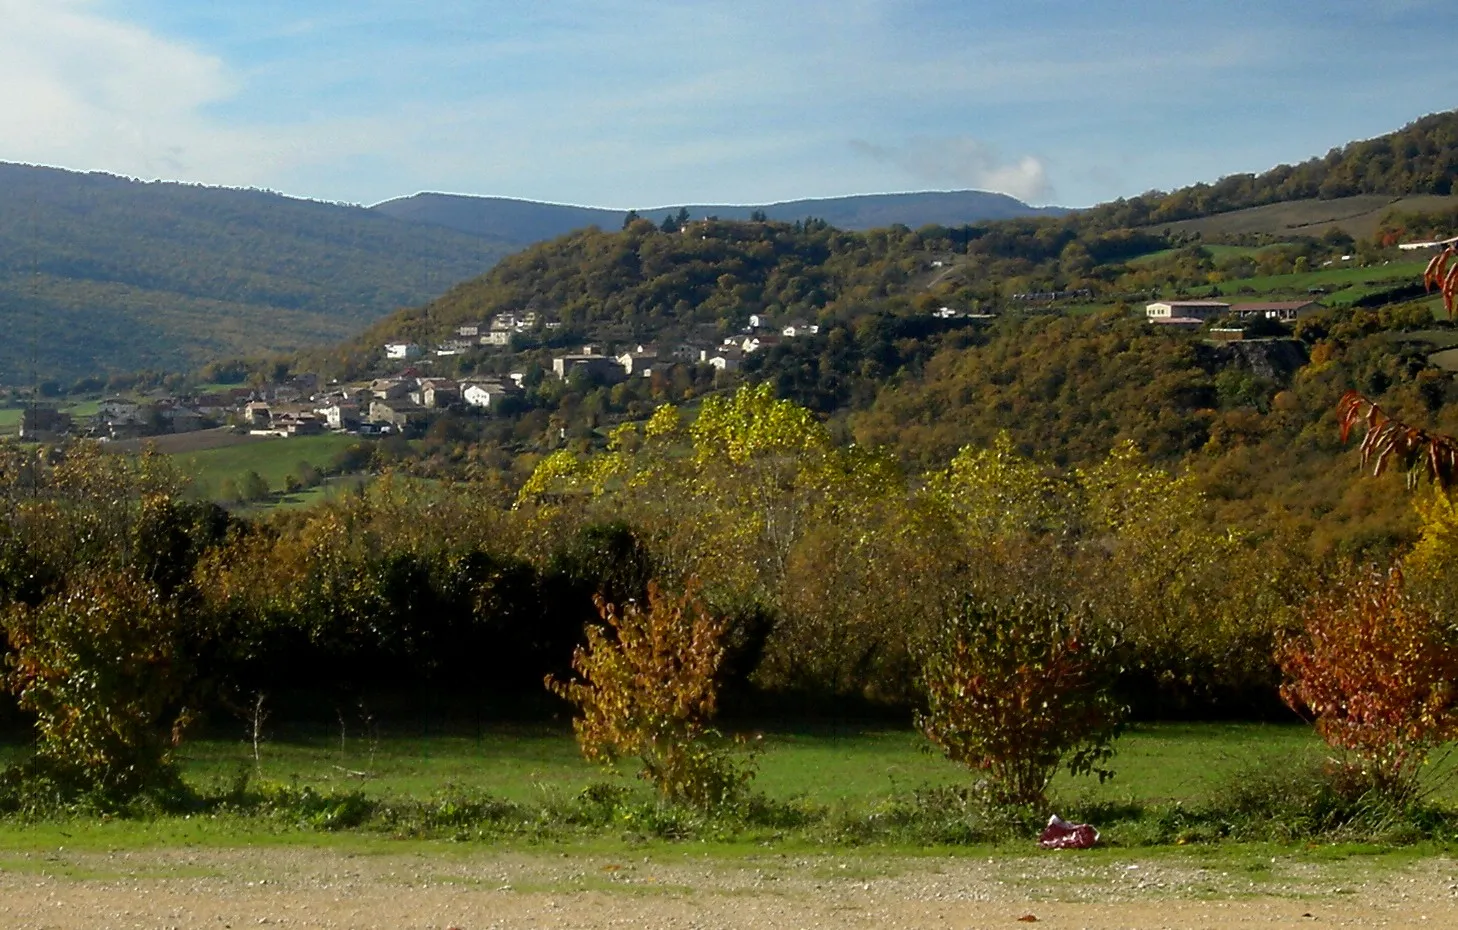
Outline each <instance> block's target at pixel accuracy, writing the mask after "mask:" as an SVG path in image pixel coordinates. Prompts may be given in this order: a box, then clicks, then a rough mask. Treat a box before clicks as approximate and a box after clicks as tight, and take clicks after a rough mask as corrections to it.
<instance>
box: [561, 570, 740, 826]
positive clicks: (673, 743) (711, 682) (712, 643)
mask: <svg viewBox="0 0 1458 930" xmlns="http://www.w3.org/2000/svg"><path fill="white" fill-rule="evenodd" d="M598 607H599V609H600V611H601V613H602V619H603V621H604V625H593V626H589V627H588V628H587V643H586V645H584V646H579V647H578V648H577V650H576V651H575V652H574V654H573V656H572V670H573V671H574V672H575V673H576V677H575V678H574V679H571V680H562V679H558V678H555V677H552V676H548V678H547V682H546V683H547V687H548V688H549V689H550V690H551V691H552V692H553V693H554V694H556V695H558V696H559V697H561V698H563V699H565V700H567V701H570V702H571V703H572V704H574V705H576V706H577V708H578V710H579V711H580V716H578V717H577V718H576V719H574V720H573V722H572V727H573V730H574V731H575V732H576V734H577V742H578V744H579V745H580V746H581V747H582V752H583V755H585V756H586V757H587V758H588V759H590V760H592V761H594V762H602V763H606V764H611V763H613V762H615V761H616V760H617V759H619V758H621V757H623V756H637V757H638V759H639V760H640V761H641V762H642V769H641V770H640V771H639V777H640V778H643V779H645V780H647V781H649V782H651V783H652V784H653V786H654V787H655V788H656V789H657V790H658V792H659V794H660V795H661V796H662V797H663V798H664V799H666V800H669V801H676V802H685V803H689V804H692V805H695V806H699V807H715V806H718V805H721V804H724V803H727V802H730V801H732V800H734V799H735V798H737V797H738V796H739V795H740V794H741V792H742V791H743V789H744V787H745V785H746V784H747V783H748V780H749V778H750V777H751V776H752V774H753V771H752V769H749V768H746V767H744V766H743V765H741V764H739V763H738V762H737V761H736V760H735V758H734V756H733V755H732V754H731V752H730V751H729V750H728V748H727V747H726V745H725V744H724V741H723V739H722V737H721V736H720V735H719V733H718V732H717V731H715V730H713V729H712V727H711V725H710V724H711V721H712V720H713V718H714V716H715V714H716V713H717V712H718V707H719V705H718V700H719V671H720V666H721V664H722V662H723V660H724V652H725V636H726V634H727V632H728V626H727V624H726V623H725V621H724V620H723V618H720V617H716V616H714V615H713V614H711V613H710V612H709V611H708V609H707V608H706V607H705V606H704V604H703V602H702V601H701V600H700V599H699V597H698V595H697V593H696V592H695V591H694V590H693V589H692V588H690V590H688V591H687V592H685V593H684V594H682V595H679V596H674V595H671V594H668V593H666V592H665V591H663V590H662V589H660V588H659V587H658V585H657V584H656V583H655V584H652V585H650V586H649V589H648V600H647V603H646V604H642V605H640V604H634V603H629V604H626V605H624V606H623V607H622V608H619V607H617V606H615V605H612V604H609V603H607V602H606V601H603V600H601V599H599V603H598Z"/></svg>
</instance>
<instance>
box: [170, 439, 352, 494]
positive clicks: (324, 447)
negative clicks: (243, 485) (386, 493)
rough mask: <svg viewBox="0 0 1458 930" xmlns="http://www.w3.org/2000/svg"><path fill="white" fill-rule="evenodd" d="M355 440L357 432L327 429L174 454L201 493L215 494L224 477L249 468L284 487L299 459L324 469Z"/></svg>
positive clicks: (235, 478)
mask: <svg viewBox="0 0 1458 930" xmlns="http://www.w3.org/2000/svg"><path fill="white" fill-rule="evenodd" d="M356 442H359V438H358V437H357V436H341V435H337V434H333V433H330V434H326V435H323V436H298V437H294V438H290V439H282V438H280V439H269V440H266V441H263V442H250V443H245V444H243V445H237V446H226V447H224V448H221V449H204V450H202V451H198V452H183V453H178V454H176V455H175V456H174V457H173V458H174V461H175V462H176V464H177V467H178V468H179V469H180V470H181V471H182V473H183V474H184V475H185V476H187V477H189V478H191V479H192V481H193V483H194V486H195V487H196V488H198V489H199V491H200V493H202V494H204V495H210V494H217V493H218V489H219V488H220V487H221V486H222V484H223V482H224V481H225V480H227V479H230V478H231V479H232V480H233V481H235V482H236V481H239V480H240V479H241V478H242V477H243V476H244V475H246V474H248V472H250V471H256V472H258V474H260V475H262V476H263V479H264V480H265V481H267V482H268V486H269V487H270V488H272V489H274V490H278V489H280V488H282V487H283V485H284V479H285V478H287V477H288V476H289V475H292V474H296V473H297V472H298V468H299V463H300V462H308V463H309V464H310V465H312V466H314V467H315V468H319V469H323V468H325V467H327V466H328V465H329V464H330V463H331V462H333V461H334V458H335V456H337V455H338V454H339V453H340V452H342V451H343V450H344V449H346V448H348V447H349V446H351V445H353V444H354V443H356Z"/></svg>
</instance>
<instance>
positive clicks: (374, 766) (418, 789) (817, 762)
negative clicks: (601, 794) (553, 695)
mask: <svg viewBox="0 0 1458 930" xmlns="http://www.w3.org/2000/svg"><path fill="white" fill-rule="evenodd" d="M358 729H359V728H358V727H357V726H355V725H353V724H351V725H350V729H348V730H347V731H346V734H345V736H346V738H345V743H344V748H343V750H341V748H340V740H339V733H338V731H335V732H334V733H330V734H324V733H321V732H315V733H313V734H297V733H296V734H293V735H292V736H291V737H288V738H286V737H284V736H282V735H281V736H280V738H279V739H277V740H275V741H271V742H267V743H265V744H264V745H263V746H262V750H261V757H262V770H263V774H264V777H265V778H269V779H273V780H277V781H285V782H290V783H294V782H296V783H299V784H312V785H316V786H319V787H321V788H322V787H325V786H328V785H338V784H340V783H347V784H351V785H354V786H358V787H362V788H364V789H365V790H367V791H369V792H371V793H377V794H384V795H404V796H414V797H428V796H429V795H431V794H432V793H435V792H439V791H440V790H442V789H443V788H445V787H447V786H453V787H455V788H460V789H467V790H471V791H482V792H486V793H489V794H492V795H496V796H499V797H503V798H508V799H511V800H518V801H529V800H532V799H535V798H540V796H541V795H542V793H543V792H544V791H559V792H566V793H575V792H578V791H581V790H582V789H583V788H585V787H586V786H587V785H589V784H591V783H593V782H596V781H601V780H602V779H603V778H604V773H603V771H602V770H600V769H598V768H596V767H594V766H592V765H589V764H588V763H587V762H585V761H583V759H582V757H581V755H580V754H579V753H578V751H577V746H576V744H575V743H574V742H573V740H572V736H571V734H570V733H568V732H566V731H565V730H562V729H548V728H541V727H529V728H520V729H505V728H502V729H488V730H485V731H483V732H481V733H479V734H469V735H459V736H432V737H425V738H413V737H409V736H398V735H397V736H382V737H381V738H380V739H379V741H378V743H377V744H373V745H372V743H371V741H370V740H369V739H367V738H365V737H364V736H363V735H361V734H360V733H359V732H358ZM761 746H762V751H761V753H760V756H759V774H758V776H757V777H756V779H755V781H754V786H755V788H756V790H759V791H762V792H764V793H765V794H767V795H769V796H770V797H774V798H780V799H791V798H806V799H809V800H811V801H815V802H818V803H825V804H829V803H834V802H851V803H854V804H872V803H874V802H876V801H878V800H881V799H884V798H887V797H891V796H893V795H897V794H905V793H908V792H911V791H913V790H915V789H917V788H920V787H924V786H928V785H931V786H948V785H967V784H970V783H971V782H972V781H973V780H975V779H974V778H973V776H972V774H971V773H969V772H968V771H967V770H966V769H963V768H961V767H959V766H957V765H954V764H953V763H951V762H948V761H947V760H946V759H944V758H943V757H942V756H941V755H939V754H937V753H934V752H931V751H929V749H928V746H927V743H926V741H925V740H924V739H922V738H921V737H920V736H919V735H918V734H916V733H912V732H909V731H901V730H878V729H872V730H844V731H835V730H818V731H817V730H810V731H807V732H802V733H795V732H779V733H775V732H771V733H768V734H766V735H765V736H764V737H763V740H762V743H761ZM1119 747H1120V749H1119V755H1118V757H1117V760H1116V764H1115V769H1116V770H1117V771H1118V775H1117V777H1116V778H1115V779H1114V780H1113V781H1110V782H1107V783H1105V784H1103V785H1099V784H1098V782H1097V780H1096V779H1073V778H1070V777H1067V776H1061V777H1060V779H1059V781H1058V782H1057V784H1056V785H1055V793H1060V794H1064V795H1066V796H1067V795H1079V796H1083V797H1094V798H1099V799H1102V800H1122V799H1129V798H1133V799H1137V800H1139V801H1143V802H1165V801H1199V800H1202V799H1204V798H1207V797H1208V796H1209V795H1210V793H1211V792H1212V791H1213V790H1215V789H1217V788H1218V787H1220V786H1221V785H1222V784H1224V783H1225V782H1226V781H1228V780H1229V779H1230V778H1231V777H1233V776H1235V775H1236V774H1237V773H1239V772H1240V771H1242V770H1244V769H1246V768H1249V767H1251V766H1254V765H1259V764H1262V763H1273V762H1277V761H1280V760H1284V759H1290V758H1292V757H1293V756H1299V755H1302V754H1312V753H1316V752H1318V751H1319V750H1320V748H1321V747H1320V743H1319V742H1318V741H1317V740H1316V738H1315V737H1314V736H1313V735H1312V732H1311V730H1310V728H1308V727H1305V726H1300V725H1295V726H1287V725H1273V724H1158V725H1150V726H1141V727H1136V728H1134V729H1133V730H1132V731H1131V732H1129V733H1128V734H1126V735H1125V736H1124V737H1123V739H1122V740H1121V741H1120V743H1119ZM372 748H373V750H374V752H373V754H372V753H371V749H372ZM182 758H183V759H184V761H185V765H186V770H187V772H188V777H189V778H190V779H192V780H194V781H196V782H197V783H199V784H205V783H208V782H210V781H217V780H220V779H224V778H226V777H229V776H230V775H232V774H233V773H234V772H235V771H236V770H237V767H238V765H239V764H242V763H247V762H251V759H252V756H251V749H250V748H249V747H247V746H245V745H244V744H243V743H242V742H241V741H207V742H198V743H193V744H190V745H188V746H187V747H186V748H185V749H184V751H183V753H182ZM344 769H348V770H351V771H355V772H367V773H368V774H369V777H368V778H361V777H358V776H351V775H348V774H345V773H343V772H342V771H341V770H344ZM631 771H632V768H631V766H628V765H625V766H623V767H622V771H621V772H620V773H619V774H617V775H614V776H613V777H614V778H626V776H627V775H628V774H630V773H631ZM631 781H632V780H631V779H628V781H627V782H625V783H631Z"/></svg>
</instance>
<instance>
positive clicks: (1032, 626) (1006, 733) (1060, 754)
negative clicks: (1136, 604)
mask: <svg viewBox="0 0 1458 930" xmlns="http://www.w3.org/2000/svg"><path fill="white" fill-rule="evenodd" d="M1081 626H1082V624H1081V623H1080V621H1079V619H1078V618H1077V617H1075V616H1073V615H1071V614H1070V613H1069V612H1068V611H1067V610H1066V609H1064V608H1063V607H1061V606H1060V605H1058V604H1055V603H1053V602H1051V601H1048V600H1046V599H1040V598H1035V597H1029V596H1019V597H1016V598H1014V599H1013V600H1012V601H1010V602H1009V603H1007V604H1006V605H995V604H991V603H978V602H974V601H969V602H968V603H967V605H966V607H965V609H964V611H963V613H962V615H961V616H959V617H957V618H955V619H954V621H953V622H952V623H951V624H950V625H949V628H948V629H947V630H946V631H945V633H944V635H943V637H942V639H941V641H940V642H938V643H936V644H935V645H934V646H933V647H932V648H931V649H930V650H929V654H928V655H927V657H926V659H925V661H924V663H923V667H922V683H923V686H924V687H925V689H926V697H927V708H926V710H925V711H924V712H923V713H921V714H919V715H918V718H917V727H918V729H920V730H921V731H922V733H924V734H925V735H926V737H927V739H929V740H931V741H932V742H933V743H934V744H936V745H937V746H938V747H940V748H941V750H942V751H943V752H944V753H946V755H947V758H949V759H951V760H952V761H954V762H959V763H962V764H963V765H966V766H969V767H971V768H973V769H977V770H980V771H983V772H986V773H987V777H988V785H987V793H988V795H989V796H990V799H991V800H994V801H996V802H999V803H1005V804H1018V805H1031V804H1041V803H1042V802H1043V801H1044V796H1045V793H1046V791H1047V789H1048V783H1049V782H1050V781H1051V780H1052V778H1053V776H1054V775H1055V774H1056V773H1057V771H1058V769H1059V768H1060V767H1065V766H1066V767H1067V769H1068V770H1069V771H1070V772H1071V773H1073V774H1075V775H1086V774H1097V775H1098V776H1099V780H1100V781H1103V780H1104V779H1106V778H1108V777H1110V776H1111V775H1112V774H1113V773H1112V772H1110V771H1109V770H1107V769H1105V768H1103V767H1102V766H1103V764H1104V763H1105V762H1106V761H1107V760H1108V759H1109V758H1111V757H1112V756H1113V753H1114V750H1113V741H1114V739H1115V738H1116V737H1117V736H1118V734H1119V732H1120V729H1121V727H1122V721H1123V718H1124V714H1125V709H1124V708H1123V707H1121V706H1119V705H1118V704H1117V703H1116V702H1115V701H1114V699H1113V697H1112V696H1111V694H1110V690H1109V685H1110V682H1109V680H1108V676H1107V675H1106V674H1105V672H1106V669H1105V665H1106V661H1105V656H1106V650H1105V649H1103V648H1101V647H1100V646H1099V645H1098V644H1097V643H1095V642H1093V641H1091V640H1089V639H1087V638H1085V637H1084V635H1083V633H1082V630H1081Z"/></svg>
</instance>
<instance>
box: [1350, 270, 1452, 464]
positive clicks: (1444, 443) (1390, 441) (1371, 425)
mask: <svg viewBox="0 0 1458 930" xmlns="http://www.w3.org/2000/svg"><path fill="white" fill-rule="evenodd" d="M1454 267H1455V268H1458V266H1454ZM1337 419H1338V420H1339V421H1340V423H1341V431H1342V442H1346V441H1347V436H1348V435H1349V434H1350V433H1351V430H1352V427H1353V426H1355V425H1357V424H1359V423H1360V424H1361V425H1362V427H1363V428H1364V429H1365V432H1366V435H1365V436H1364V437H1363V439H1362V447H1361V452H1362V465H1363V467H1368V466H1370V467H1371V469H1372V474H1373V475H1380V474H1382V472H1383V471H1385V470H1386V468H1387V465H1388V463H1389V462H1393V461H1395V462H1396V463H1397V464H1398V465H1400V466H1402V467H1403V468H1404V470H1405V471H1406V472H1407V486H1408V487H1409V488H1413V487H1416V486H1417V483H1418V481H1419V480H1421V478H1422V477H1423V476H1424V475H1426V476H1427V477H1428V478H1429V479H1430V480H1431V481H1432V482H1433V483H1434V484H1437V485H1438V486H1439V487H1441V488H1445V489H1446V488H1447V487H1449V486H1450V485H1452V483H1453V481H1454V479H1455V478H1458V439H1454V438H1453V437H1451V436H1445V435H1442V434H1440V433H1429V432H1428V431H1427V430H1423V429H1419V428H1417V427H1415V426H1409V425H1407V424H1406V423H1403V422H1401V421H1399V420H1395V419H1393V418H1392V417H1389V416H1388V415H1387V414H1385V413H1383V411H1382V408H1381V407H1379V406H1377V405H1376V404H1375V403H1373V402H1372V401H1370V400H1368V399H1367V398H1366V397H1363V396H1362V395H1361V394H1360V393H1358V392H1357V391H1348V392H1347V393H1345V394H1343V395H1342V399H1341V401H1340V402H1339V403H1338V404H1337Z"/></svg>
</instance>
